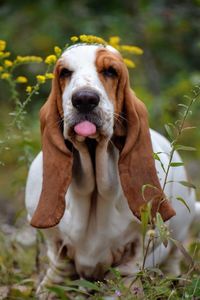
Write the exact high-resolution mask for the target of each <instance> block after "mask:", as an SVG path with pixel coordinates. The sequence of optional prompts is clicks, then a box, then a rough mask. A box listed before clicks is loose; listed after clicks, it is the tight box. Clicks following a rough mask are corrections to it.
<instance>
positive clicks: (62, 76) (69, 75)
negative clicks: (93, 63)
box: [60, 68, 72, 78]
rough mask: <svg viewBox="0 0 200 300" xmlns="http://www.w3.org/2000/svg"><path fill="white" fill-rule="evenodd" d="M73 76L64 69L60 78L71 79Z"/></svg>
mask: <svg viewBox="0 0 200 300" xmlns="http://www.w3.org/2000/svg"><path fill="white" fill-rule="evenodd" d="M71 75H72V71H70V70H68V69H66V68H63V69H62V70H61V72H60V78H69V77H71Z"/></svg>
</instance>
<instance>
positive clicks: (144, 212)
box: [140, 202, 151, 250]
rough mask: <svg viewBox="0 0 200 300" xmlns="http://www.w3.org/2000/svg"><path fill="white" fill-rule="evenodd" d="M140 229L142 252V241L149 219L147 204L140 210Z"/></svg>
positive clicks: (149, 211) (149, 210)
mask: <svg viewBox="0 0 200 300" xmlns="http://www.w3.org/2000/svg"><path fill="white" fill-rule="evenodd" d="M140 213H141V227H142V240H143V250H144V240H145V236H146V233H147V230H148V223H149V220H150V218H151V203H150V202H148V203H147V204H146V205H144V206H143V207H142V208H141V211H140Z"/></svg>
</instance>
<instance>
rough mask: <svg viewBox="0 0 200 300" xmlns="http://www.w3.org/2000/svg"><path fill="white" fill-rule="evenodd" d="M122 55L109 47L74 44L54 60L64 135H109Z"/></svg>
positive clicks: (70, 137) (82, 137)
mask: <svg viewBox="0 0 200 300" xmlns="http://www.w3.org/2000/svg"><path fill="white" fill-rule="evenodd" d="M121 65H122V59H121V57H120V55H119V53H118V52H117V50H115V49H114V48H112V47H110V46H109V47H106V48H105V47H103V46H97V45H84V46H83V45H78V46H74V47H71V48H70V49H68V50H66V51H65V52H64V53H63V55H62V57H61V58H60V60H59V62H58V70H59V71H58V73H59V82H60V87H61V92H62V107H63V116H64V132H63V134H64V138H65V139H70V140H71V141H73V139H74V138H79V140H80V137H81V140H82V141H83V140H84V139H85V137H89V138H98V136H99V135H101V136H105V137H107V138H111V136H112V135H113V127H114V119H115V118H116V119H117V116H118V111H117V105H116V102H117V100H116V98H117V89H118V84H119V79H120V76H121Z"/></svg>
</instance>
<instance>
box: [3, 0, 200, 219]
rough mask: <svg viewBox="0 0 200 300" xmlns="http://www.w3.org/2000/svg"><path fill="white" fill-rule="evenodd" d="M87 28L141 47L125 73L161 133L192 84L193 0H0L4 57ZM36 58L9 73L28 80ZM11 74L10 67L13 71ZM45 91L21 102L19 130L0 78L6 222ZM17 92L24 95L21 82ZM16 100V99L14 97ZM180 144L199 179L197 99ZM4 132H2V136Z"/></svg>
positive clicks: (33, 51) (20, 189) (198, 16)
mask: <svg viewBox="0 0 200 300" xmlns="http://www.w3.org/2000/svg"><path fill="white" fill-rule="evenodd" d="M80 34H92V35H97V36H101V37H103V38H105V39H108V38H109V36H115V35H117V36H120V38H121V41H122V43H123V44H134V45H136V46H139V47H141V48H142V49H143V50H144V54H143V55H142V56H138V57H135V58H134V57H133V59H134V61H135V63H136V68H135V69H133V70H131V71H130V80H131V84H132V87H133V89H134V90H135V92H136V93H137V95H138V97H139V98H140V99H142V100H143V101H144V102H145V104H146V105H147V107H148V110H149V117H150V126H151V127H152V128H154V129H156V130H157V131H159V132H161V133H163V134H164V135H166V132H165V129H164V124H165V123H168V122H174V121H175V120H177V119H178V118H179V113H178V111H180V108H179V107H178V104H179V103H187V99H186V98H185V97H184V95H191V90H192V89H193V88H194V86H195V85H199V83H200V59H199V56H200V55H199V54H200V39H199V37H200V0H182V1H179V0H171V1H170V0H154V1H148V0H142V1H139V0H132V1H130V0H123V1H122V0H110V1H108V0H101V1H92V0H76V1H73V0H57V1H56V0H48V1H46V0H40V1H37V0H35V1H29V0H20V1H14V0H6V1H5V0H1V1H0V39H2V40H6V41H7V49H8V51H10V52H11V53H12V59H14V58H15V57H16V56H17V55H39V56H42V57H45V56H47V55H49V54H51V53H52V52H53V48H54V46H55V45H57V46H59V47H61V48H62V47H63V46H64V45H65V44H66V43H67V42H68V41H69V38H70V36H72V35H80ZM44 70H45V67H44V65H42V64H40V65H37V64H32V65H31V66H30V65H29V66H22V67H21V69H19V70H18V71H16V72H19V74H20V75H21V74H23V75H25V76H27V77H28V78H29V80H30V83H31V81H32V82H34V78H35V75H37V74H39V73H42V72H44ZM16 75H17V74H16ZM49 90H50V82H48V83H47V84H45V85H43V86H42V88H41V90H40V93H39V95H36V96H34V97H33V99H32V102H31V103H29V105H28V107H27V116H26V119H25V128H26V130H25V131H24V130H23V132H21V133H19V132H18V131H17V132H15V128H10V129H9V132H10V131H11V132H10V133H8V125H9V123H10V119H11V117H10V115H9V113H10V112H12V111H13V110H14V109H15V107H14V103H13V101H12V100H11V96H10V90H9V88H8V85H7V83H6V82H5V81H1V82H0V105H1V108H0V135H1V138H0V140H1V141H3V142H1V144H0V145H2V144H3V147H1V159H0V160H1V166H0V218H1V221H0V222H7V223H10V224H14V223H15V222H16V220H17V219H18V218H19V216H22V215H25V211H24V185H25V180H26V176H27V170H28V166H29V163H30V161H31V160H32V159H33V157H34V156H35V155H36V154H37V152H38V151H39V150H40V133H39V122H38V111H39V108H40V107H41V105H42V104H43V103H44V102H45V99H46V98H47V96H48V93H49ZM19 93H20V95H21V97H22V99H23V97H24V96H25V92H24V87H23V85H20V86H19ZM22 101H23V100H22ZM192 111H193V113H192V116H190V118H189V119H188V121H187V125H188V126H196V127H197V128H196V129H193V130H189V131H188V132H185V134H184V136H183V141H182V143H183V144H184V145H187V146H192V147H196V148H197V151H193V152H185V153H181V154H182V156H183V157H184V160H185V164H186V167H187V170H188V174H189V177H190V178H191V180H192V182H193V183H194V184H196V186H197V193H198V195H199V196H200V193H199V185H200V179H199V178H200V142H199V141H200V126H199V125H200V122H199V120H200V101H199V100H198V101H196V103H195V104H194V106H193V108H192ZM8 134H10V138H9V139H7V140H6V144H5V143H4V140H5V138H6V136H8Z"/></svg>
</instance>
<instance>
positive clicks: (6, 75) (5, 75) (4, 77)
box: [1, 72, 10, 79]
mask: <svg viewBox="0 0 200 300" xmlns="http://www.w3.org/2000/svg"><path fill="white" fill-rule="evenodd" d="M9 78H10V74H9V73H7V72H5V73H3V74H1V79H9Z"/></svg>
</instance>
